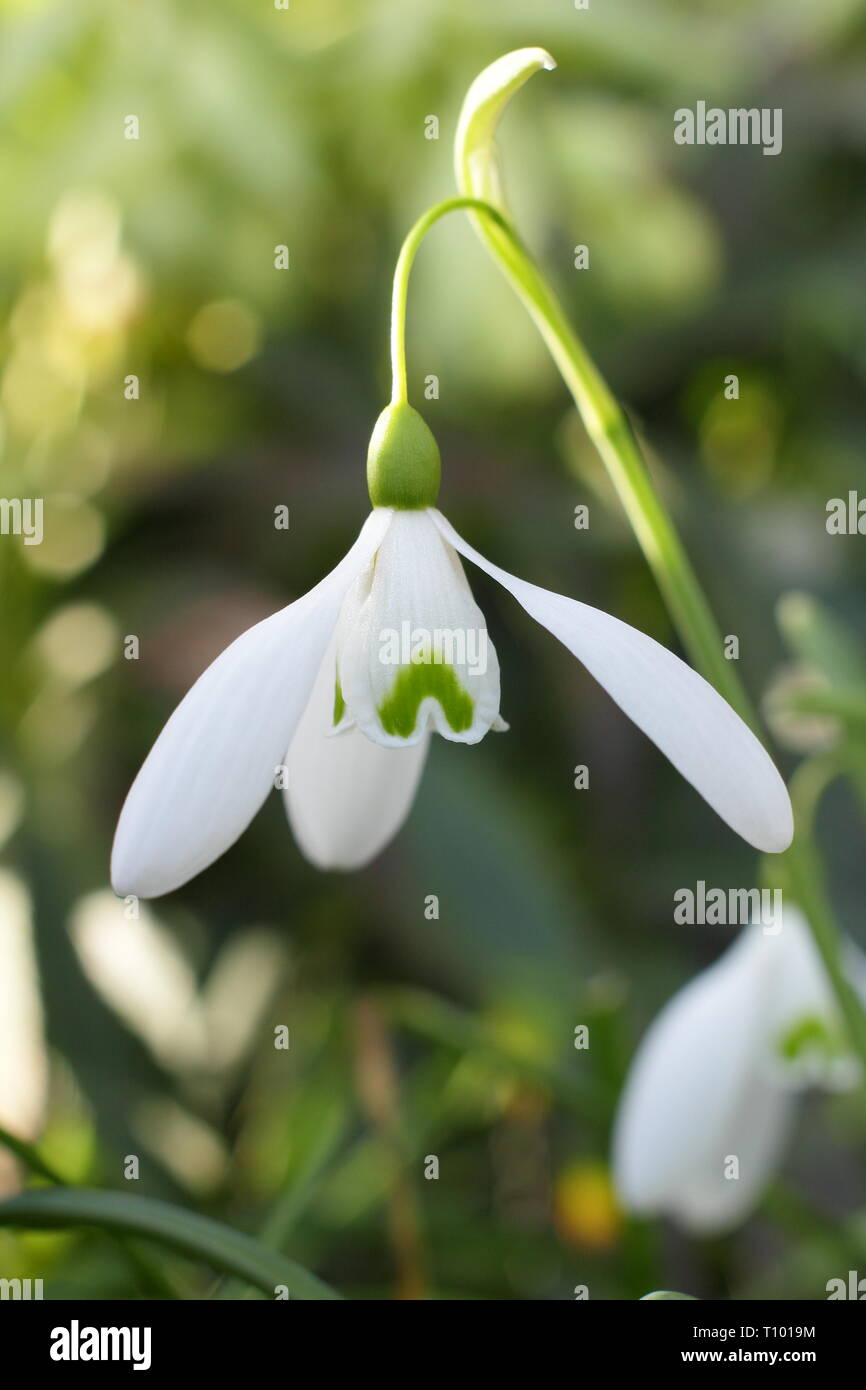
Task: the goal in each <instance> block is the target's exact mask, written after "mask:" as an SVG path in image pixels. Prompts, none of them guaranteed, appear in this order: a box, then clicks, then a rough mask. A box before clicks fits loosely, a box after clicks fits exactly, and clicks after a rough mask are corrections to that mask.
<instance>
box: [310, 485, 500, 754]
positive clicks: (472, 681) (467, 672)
mask: <svg viewBox="0 0 866 1390" xmlns="http://www.w3.org/2000/svg"><path fill="white" fill-rule="evenodd" d="M433 515H434V514H433V513H431V512H428V511H426V510H425V511H397V512H395V513H394V519H393V521H392V522H391V525H390V527H389V528H388V534H387V535H386V536H385V539H384V540H383V542H382V545H381V547H380V549H379V551H378V553H377V555H376V559H375V563H374V564H371V565H370V566H368V568H367V569H366V570H365V571H364V573H363V574H361V575H360V576H359V577H358V580H357V582H356V583H355V584H354V585H353V587H352V589H351V591H350V592H349V594H347V596H346V602H345V604H344V606H343V611H342V613H341V615H340V622H339V626H338V629H337V666H338V673H339V680H340V688H341V690H342V694H343V698H344V700H345V704H346V716H347V721H350V720H354V721H355V722H356V723H357V725H358V727H359V728H360V729H361V731H362V732H363V733H365V734H366V735H367V737H368V738H371V739H373V740H374V742H376V743H383V744H386V745H389V746H392V747H403V746H405V745H406V744H407V743H416V742H418V741H419V740H420V739H422V738H424V737H425V736H426V733H427V730H428V729H429V728H430V727H431V725H432V727H433V728H435V729H436V731H437V733H440V734H441V735H442V736H443V738H447V739H451V740H454V741H456V742H458V743H477V742H478V741H479V739H481V738H483V737H484V735H485V734H486V733H487V731H488V729H490V728H491V727H493V726H495V725H496V724H497V719H498V714H499V663H498V661H497V659H496V652H495V651H494V649H493V643H492V642H491V641H490V639H489V637H488V633H487V625H486V623H485V621H484V614H483V613H482V612H481V610H480V608H479V607H478V605H477V604H476V602H475V600H474V599H473V597H472V591H471V589H470V588H469V585H468V583H467V580H466V575H465V574H464V572H463V566H462V564H461V563H460V557H459V556H458V555H457V554H456V552H455V551H454V549H453V548H452V547H451V546H450V545H448V544H447V543H446V542H445V540H443V538H442V536H441V535H440V534H439V531H438V530H437V527H436V526H435V525H434V523H433V521H432V519H431V517H432V516H433ZM416 644H417V646H416ZM424 644H426V645H427V648H428V653H432V655H430V654H428V655H427V656H426V658H425V657H424V653H423V646H424ZM409 677H411V678H412V679H415V678H416V677H417V678H418V680H419V688H422V689H423V688H426V689H428V690H429V693H427V694H424V695H423V697H422V698H420V700H419V702H418V703H417V705H416V704H415V700H416V699H418V695H417V693H416V694H415V695H414V696H412V697H407V695H406V689H405V686H404V685H402V683H403V682H404V681H405V680H406V678H409ZM437 682H450V683H451V684H450V685H445V686H444V687H443V686H442V685H441V684H440V686H439V692H438V693H436V692H437V684H436V683H437Z"/></svg>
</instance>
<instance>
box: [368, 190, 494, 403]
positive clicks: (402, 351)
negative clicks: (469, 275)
mask: <svg viewBox="0 0 866 1390" xmlns="http://www.w3.org/2000/svg"><path fill="white" fill-rule="evenodd" d="M461 209H465V210H471V209H474V210H475V211H476V212H480V213H483V214H484V215H485V216H489V217H491V218H493V220H494V221H495V222H497V223H498V224H499V225H500V226H501V227H502V228H503V229H505V228H506V223H505V219H504V217H503V216H502V215H501V213H499V212H497V211H496V208H493V207H491V206H490V205H489V204H488V203H485V202H484V201H483V200H482V199H481V198H463V197H459V198H444V199H443V200H442V202H441V203H436V204H434V206H433V207H432V208H428V209H427V211H426V212H425V213H424V214H423V215H422V216H421V217H419V218H418V221H417V222H416V223H415V225H414V226H413V227H412V228H411V229H410V231H409V233H408V235H407V237H406V240H405V241H404V242H403V245H402V246H401V247H400V254H399V256H398V257H397V265H396V266H395V268H394V288H393V292H392V296H391V379H392V388H391V404H392V405H396V404H398V403H399V402H401V401H407V400H408V399H409V388H408V385H407V381H406V300H407V297H408V294H409V274H410V272H411V270H412V263H413V261H414V260H415V256H416V253H417V251H418V247H419V246H420V245H421V242H422V241H423V240H424V238H425V236H426V235H427V233H428V232H429V230H430V228H431V227H432V226H433V225H434V224H435V223H436V222H438V221H439V219H440V218H442V217H446V216H447V215H448V213H449V212H458V211H460V210H461Z"/></svg>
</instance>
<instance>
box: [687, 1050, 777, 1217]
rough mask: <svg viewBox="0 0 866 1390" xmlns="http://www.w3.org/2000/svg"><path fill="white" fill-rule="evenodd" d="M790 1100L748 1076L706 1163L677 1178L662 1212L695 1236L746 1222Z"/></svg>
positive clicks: (769, 1170) (769, 1172)
mask: <svg viewBox="0 0 866 1390" xmlns="http://www.w3.org/2000/svg"><path fill="white" fill-rule="evenodd" d="M794 1104H795V1098H794V1097H793V1096H792V1095H791V1094H790V1092H787V1091H784V1090H781V1089H780V1088H779V1087H777V1086H773V1085H772V1084H771V1083H770V1082H768V1081H766V1080H765V1079H764V1078H763V1077H762V1076H760V1075H753V1076H751V1077H750V1078H749V1079H748V1081H747V1084H746V1086H745V1087H744V1089H743V1093H742V1095H741V1097H740V1103H739V1106H738V1107H737V1110H736V1113H735V1114H734V1115H733V1116H732V1119H731V1124H730V1126H729V1127H728V1128H727V1129H726V1130H725V1132H724V1133H722V1132H721V1131H720V1132H719V1140H720V1142H719V1146H718V1149H717V1151H716V1153H715V1154H713V1155H712V1158H711V1161H709V1162H706V1163H705V1164H704V1165H702V1166H700V1167H696V1168H695V1169H694V1170H693V1171H692V1172H690V1173H688V1174H686V1175H684V1176H683V1178H682V1179H681V1181H680V1182H679V1184H678V1185H677V1189H676V1191H675V1192H671V1193H670V1194H669V1197H668V1200H667V1202H666V1203H665V1206H664V1208H663V1210H665V1211H666V1212H667V1214H668V1215H670V1216H672V1217H673V1218H674V1219H675V1220H676V1221H678V1223H679V1224H680V1225H681V1226H685V1227H687V1228H688V1229H689V1230H691V1231H694V1232H695V1233H698V1234H701V1235H716V1234H719V1233H721V1232H723V1231H729V1230H731V1229H733V1227H735V1226H739V1225H740V1224H741V1223H742V1222H743V1221H745V1220H747V1219H748V1217H749V1216H750V1215H751V1213H752V1211H753V1210H754V1208H755V1207H756V1206H757V1204H758V1202H759V1201H760V1200H761V1197H762V1196H763V1193H764V1189H765V1188H766V1187H767V1184H768V1183H769V1182H770V1180H771V1178H772V1177H773V1174H774V1173H775V1171H776V1170H777V1168H778V1166H779V1163H780V1161H781V1158H782V1152H783V1150H784V1147H785V1143H786V1141H787V1139H788V1136H789V1133H790V1130H791V1122H792V1119H793V1114H794Z"/></svg>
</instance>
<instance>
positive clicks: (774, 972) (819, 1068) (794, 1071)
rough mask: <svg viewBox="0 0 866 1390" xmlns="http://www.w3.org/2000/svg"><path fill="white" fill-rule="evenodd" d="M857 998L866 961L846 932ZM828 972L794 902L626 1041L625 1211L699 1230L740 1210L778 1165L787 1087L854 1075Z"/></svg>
mask: <svg viewBox="0 0 866 1390" xmlns="http://www.w3.org/2000/svg"><path fill="white" fill-rule="evenodd" d="M846 964H847V968H848V973H849V977H850V978H851V980H852V982H853V983H854V985H855V986H856V987H857V988H859V990H860V992H861V994H862V995H863V996H864V997H866V960H864V957H863V955H862V954H861V952H860V951H858V950H857V949H856V948H855V947H854V946H852V945H850V943H849V944H847V945H846ZM859 1075H860V1067H859V1063H858V1061H857V1059H856V1057H854V1056H853V1055H850V1054H849V1053H848V1051H847V1049H846V1044H845V1040H844V1037H843V1034H842V1027H841V1024H840V1021H839V1017H838V1013H837V1010H836V1007H835V1003H834V998H833V993H832V990H831V988H830V985H829V982H828V979H827V975H826V972H825V970H824V967H823V965H822V964H821V960H820V958H819V956H818V953H817V951H816V948H815V946H814V944H813V942H812V938H811V936H810V935H809V930H808V927H807V925H806V922H805V921H804V919H803V917H802V916H801V914H800V913H799V911H797V909H796V908H786V910H785V918H784V925H783V928H782V931H781V932H780V933H779V935H777V936H776V935H773V936H769V935H767V934H765V932H764V930H763V928H762V927H761V926H760V925H759V924H758V923H755V924H753V925H752V926H749V927H746V928H745V929H744V930H743V932H742V933H741V935H740V936H739V937H738V938H737V940H736V941H735V942H734V944H733V945H732V946H730V947H729V948H728V950H727V951H726V952H725V953H724V955H723V956H722V957H721V958H720V959H719V960H718V961H716V963H715V964H714V965H712V966H710V968H709V969H708V970H704V971H703V972H702V973H701V974H700V975H698V976H697V977H696V978H695V979H694V980H692V981H691V982H690V983H689V984H687V985H686V986H685V987H684V988H683V989H682V990H680V992H679V993H678V994H676V995H675V996H674V997H673V999H672V1000H671V1001H670V1003H668V1004H667V1005H666V1007H665V1008H664V1009H663V1010H662V1012H661V1013H660V1014H659V1016H658V1018H657V1019H656V1020H655V1021H654V1023H653V1024H652V1025H651V1026H650V1029H649V1031H648V1032H647V1034H646V1036H645V1037H644V1039H643V1041H642V1042H641V1045H640V1047H639V1049H638V1052H637V1056H636V1057H635V1060H634V1063H633V1064H632V1068H631V1071H630V1073H629V1076H628V1079H627V1081H626V1085H625V1090H624V1092H623V1096H622V1100H621V1102H620V1107H619V1112H618V1115H617V1121H616V1126H615V1132H614V1176H615V1180H616V1185H617V1190H618V1192H619V1196H620V1199H621V1201H622V1203H623V1205H624V1206H625V1207H626V1209H627V1210H630V1211H633V1212H635V1213H636V1214H640V1215H652V1214H655V1215H667V1216H671V1217H673V1218H674V1219H675V1220H676V1221H678V1222H679V1223H680V1224H681V1225H683V1226H685V1227H687V1228H688V1229H690V1230H694V1231H698V1232H705V1233H710V1232H715V1231H722V1230H727V1229H730V1228H731V1227H733V1226H736V1225H737V1224H738V1223H739V1222H741V1221H743V1220H745V1218H746V1217H747V1216H748V1215H749V1213H750V1211H751V1210H752V1208H753V1207H754V1206H755V1205H756V1204H757V1202H758V1200H759V1198H760V1196H761V1193H762V1191H763V1188H764V1187H765V1185H766V1183H767V1182H768V1181H769V1179H770V1178H771V1176H772V1174H773V1172H774V1171H775V1169H776V1168H777V1166H778V1165H779V1163H780V1161H781V1157H782V1151H783V1148H784V1145H785V1141H786V1139H787V1137H788V1133H789V1131H790V1127H791V1122H792V1120H793V1117H794V1111H795V1103H796V1099H797V1096H798V1093H799V1092H801V1091H802V1090H804V1089H805V1088H806V1087H808V1086H810V1085H817V1086H822V1087H825V1088H827V1089H830V1090H845V1089H849V1088H851V1087H853V1086H856V1085H857V1083H858V1080H859Z"/></svg>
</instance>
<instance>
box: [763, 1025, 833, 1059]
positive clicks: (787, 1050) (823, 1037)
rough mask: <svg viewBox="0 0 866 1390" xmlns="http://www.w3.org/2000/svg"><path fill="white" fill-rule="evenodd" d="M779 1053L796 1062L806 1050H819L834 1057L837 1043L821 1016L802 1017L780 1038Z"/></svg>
mask: <svg viewBox="0 0 866 1390" xmlns="http://www.w3.org/2000/svg"><path fill="white" fill-rule="evenodd" d="M778 1046H779V1053H780V1055H781V1056H782V1057H783V1058H784V1059H785V1061H786V1062H795V1061H796V1060H797V1058H798V1057H802V1055H803V1053H804V1052H812V1053H814V1052H819V1053H823V1055H824V1056H825V1057H832V1056H833V1055H834V1054H835V1053H836V1052H837V1051H838V1048H837V1045H836V1042H835V1040H834V1038H833V1037H832V1035H831V1033H830V1030H829V1028H828V1027H827V1025H826V1023H825V1022H824V1020H823V1019H821V1018H815V1017H806V1018H801V1019H799V1020H798V1021H797V1023H795V1024H794V1026H793V1027H792V1028H790V1029H789V1030H788V1032H787V1033H785V1034H784V1035H783V1036H782V1037H781V1038H780V1039H779V1044H778Z"/></svg>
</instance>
